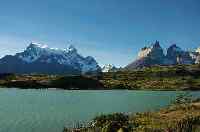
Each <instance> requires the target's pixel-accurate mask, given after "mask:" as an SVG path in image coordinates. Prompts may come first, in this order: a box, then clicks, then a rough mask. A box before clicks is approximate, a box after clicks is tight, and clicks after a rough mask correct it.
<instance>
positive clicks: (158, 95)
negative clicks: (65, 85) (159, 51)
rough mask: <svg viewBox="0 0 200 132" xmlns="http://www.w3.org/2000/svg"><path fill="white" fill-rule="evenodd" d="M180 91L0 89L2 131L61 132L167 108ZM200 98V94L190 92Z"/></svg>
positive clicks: (0, 131) (0, 130) (0, 128)
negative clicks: (97, 119) (101, 118)
mask: <svg viewBox="0 0 200 132" xmlns="http://www.w3.org/2000/svg"><path fill="white" fill-rule="evenodd" d="M178 93H179V92H172V91H171V92H170V91H163V92H160V91H128V90H118V91H64V90H19V89H1V90H0V132H62V130H63V127H64V126H66V125H68V126H71V125H72V124H73V123H72V122H77V121H79V120H82V121H87V120H90V119H92V118H93V117H94V116H96V115H99V114H102V113H112V112H142V111H150V110H151V111H152V110H158V109H159V108H161V107H164V106H167V105H168V104H169V103H170V101H171V100H172V99H174V98H175V96H176V95H177V94H178ZM191 94H192V95H193V96H195V97H197V96H198V97H200V92H191Z"/></svg>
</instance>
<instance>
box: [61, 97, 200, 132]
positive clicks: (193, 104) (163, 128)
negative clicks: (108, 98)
mask: <svg viewBox="0 0 200 132" xmlns="http://www.w3.org/2000/svg"><path fill="white" fill-rule="evenodd" d="M180 100H182V101H181V102H180ZM79 126H81V125H79ZM72 131H74V132H199V131H200V101H199V100H196V101H191V100H190V99H189V100H188V98H185V97H183V96H182V97H178V98H177V102H176V103H174V104H172V105H170V106H168V107H167V108H164V109H161V110H160V111H158V112H146V113H136V114H129V115H127V114H123V113H114V114H109V115H101V116H98V117H95V118H94V119H93V120H92V121H91V123H89V124H88V126H87V127H79V128H71V129H69V128H65V129H64V132H72Z"/></svg>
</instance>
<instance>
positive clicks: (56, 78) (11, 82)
mask: <svg viewBox="0 0 200 132" xmlns="http://www.w3.org/2000/svg"><path fill="white" fill-rule="evenodd" d="M0 85H1V86H6V87H19V88H52V87H56V88H62V89H74V88H75V89H94V90H95V89H104V90H111V89H129V90H200V65H175V66H153V67H149V68H144V69H142V70H132V71H126V70H121V71H117V72H109V73H102V74H99V75H98V76H92V75H91V76H89V75H87V76H84V75H76V76H72V75H70V76H67V75H66V76H61V75H41V74H40V75H38V74H31V75H14V74H11V75H9V76H3V77H2V76H1V77H0Z"/></svg>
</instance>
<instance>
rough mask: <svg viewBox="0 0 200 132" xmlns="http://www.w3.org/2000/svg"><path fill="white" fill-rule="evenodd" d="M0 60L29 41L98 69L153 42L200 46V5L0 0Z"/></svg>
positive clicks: (183, 0)
mask: <svg viewBox="0 0 200 132" xmlns="http://www.w3.org/2000/svg"><path fill="white" fill-rule="evenodd" d="M0 1H1V4H0V56H1V57H2V56H4V55H6V54H15V53H16V52H20V51H22V50H24V49H25V48H26V47H27V45H29V44H30V42H38V43H42V44H47V45H49V47H54V48H55V47H57V48H67V47H68V45H70V44H73V45H74V46H75V47H76V48H77V49H78V51H79V52H80V54H82V55H83V56H88V55H90V56H93V57H94V58H95V59H96V60H97V62H98V63H99V64H100V65H104V64H114V65H116V66H118V67H119V66H122V67H123V66H125V65H127V64H129V63H131V62H132V61H133V60H134V59H135V58H136V57H137V53H138V51H139V50H140V49H141V48H142V47H144V46H148V45H150V44H151V43H153V42H154V41H156V40H159V41H160V44H161V46H162V47H163V48H167V47H168V46H169V45H171V44H173V43H176V44H177V45H178V46H180V47H182V48H183V49H194V48H197V47H199V46H200V1H199V0H0Z"/></svg>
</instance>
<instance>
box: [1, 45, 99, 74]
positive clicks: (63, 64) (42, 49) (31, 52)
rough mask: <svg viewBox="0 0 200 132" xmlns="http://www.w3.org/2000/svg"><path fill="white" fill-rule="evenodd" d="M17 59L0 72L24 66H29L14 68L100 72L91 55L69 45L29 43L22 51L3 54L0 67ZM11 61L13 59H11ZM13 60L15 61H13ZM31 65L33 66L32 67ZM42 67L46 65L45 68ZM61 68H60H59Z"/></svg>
mask: <svg viewBox="0 0 200 132" xmlns="http://www.w3.org/2000/svg"><path fill="white" fill-rule="evenodd" d="M12 59H14V60H17V61H18V62H17V63H19V64H18V65H13V67H12V66H9V67H10V68H7V69H6V70H0V71H2V72H5V71H7V72H15V70H16V69H15V67H19V68H22V67H24V66H29V67H31V68H30V69H29V67H26V68H22V69H21V70H20V71H18V70H16V72H17V73H18V72H19V73H21V72H22V73H23V72H24V73H29V72H39V73H43V72H42V71H45V72H44V73H46V72H47V73H48V70H49V73H51V72H53V73H56V71H58V73H60V72H61V73H64V72H66V73H68V72H69V73H81V74H86V73H96V72H100V71H101V68H100V66H99V65H98V63H97V62H96V60H95V59H94V58H93V57H91V56H88V57H83V56H81V55H80V54H79V53H78V52H77V49H76V48H75V47H74V46H72V45H70V46H69V47H68V48H66V49H57V48H49V47H48V46H47V45H41V44H38V43H31V44H30V45H29V46H28V47H27V48H26V49H25V50H24V51H23V52H21V53H17V54H16V55H14V56H5V57H4V58H2V59H1V60H0V69H2V67H5V65H8V64H10V63H11V62H10V60H12ZM12 61H13V60H12ZM14 62H15V61H14ZM33 65H34V66H35V67H34V68H33ZM43 67H46V70H42V69H45V68H43ZM59 68H61V69H62V70H61V69H59Z"/></svg>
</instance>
